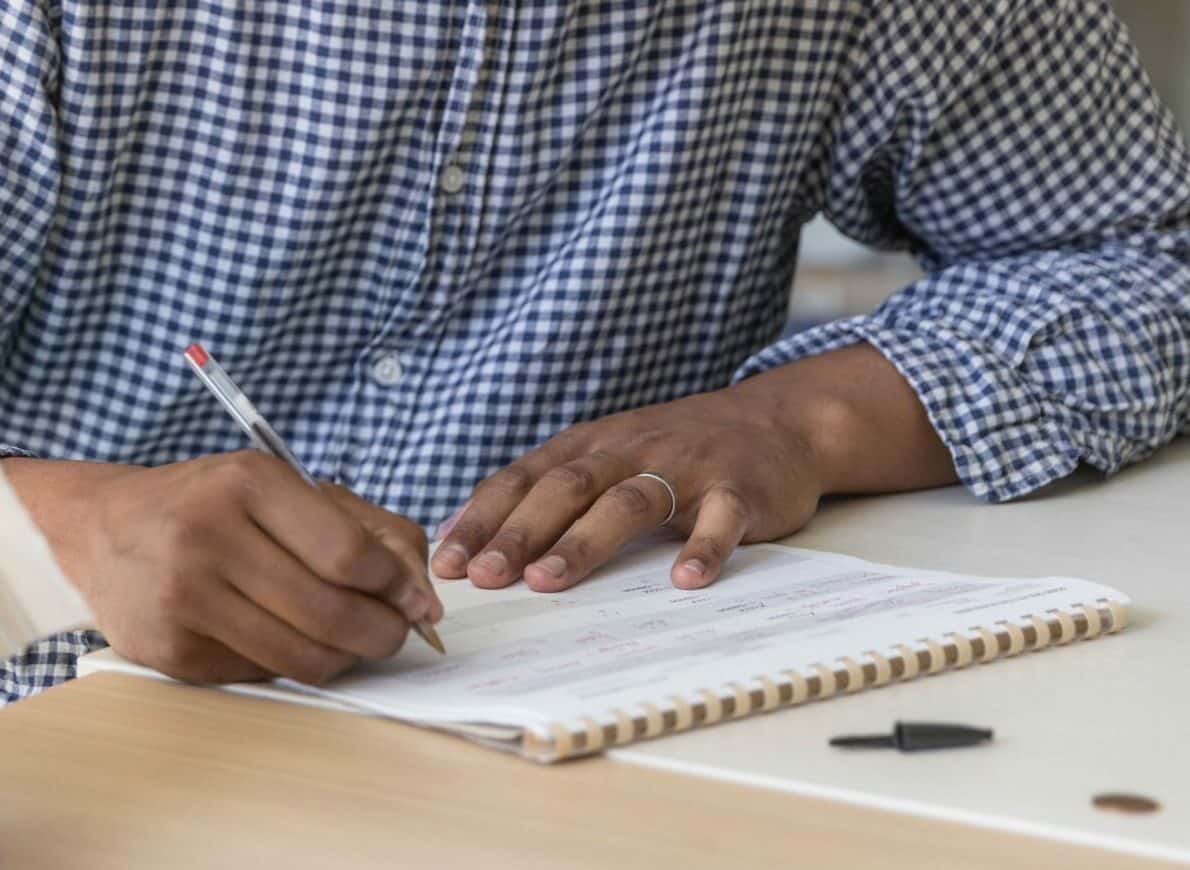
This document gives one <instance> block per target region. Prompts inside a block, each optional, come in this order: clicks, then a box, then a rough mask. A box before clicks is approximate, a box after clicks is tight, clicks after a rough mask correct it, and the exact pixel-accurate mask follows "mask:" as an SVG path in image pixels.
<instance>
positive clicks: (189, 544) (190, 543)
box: [164, 513, 215, 560]
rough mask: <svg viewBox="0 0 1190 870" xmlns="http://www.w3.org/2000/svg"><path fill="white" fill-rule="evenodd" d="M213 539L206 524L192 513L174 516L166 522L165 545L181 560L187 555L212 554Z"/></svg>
mask: <svg viewBox="0 0 1190 870" xmlns="http://www.w3.org/2000/svg"><path fill="white" fill-rule="evenodd" d="M213 537H214V536H213V535H212V533H211V530H210V529H209V528H208V526H207V525H206V523H205V522H204V521H203V520H202V519H201V518H199V517H196V516H193V515H191V514H190V513H180V514H174V515H172V516H170V517H169V518H168V519H167V521H166V528H165V532H164V543H165V545H166V547H167V548H168V551H169V552H170V553H171V554H173V556H174V557H175V558H178V559H179V560H180V559H181V558H183V554H186V553H193V552H212V551H213V550H212V546H213V545H214V543H215V542H214V541H213V540H212V538H213Z"/></svg>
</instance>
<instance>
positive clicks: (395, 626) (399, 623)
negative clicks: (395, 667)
mask: <svg viewBox="0 0 1190 870" xmlns="http://www.w3.org/2000/svg"><path fill="white" fill-rule="evenodd" d="M408 636H409V623H407V622H405V620H403V619H394V620H391V622H390V627H389V628H388V629H387V630H386V631H385V632H384V634H383V635H382V636H381V640H380V643H379V646H378V647H377V649H376V652H375V653H374V657H375V658H380V659H386V658H388V657H389V656H392V655H396V653H397V651H398V650H399V649H400V648H401V647H403V646H404V645H405V639H406V638H407V637H408Z"/></svg>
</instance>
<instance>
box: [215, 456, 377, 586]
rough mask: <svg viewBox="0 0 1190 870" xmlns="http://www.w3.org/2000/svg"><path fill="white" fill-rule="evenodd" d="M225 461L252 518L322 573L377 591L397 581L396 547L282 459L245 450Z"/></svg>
mask: <svg viewBox="0 0 1190 870" xmlns="http://www.w3.org/2000/svg"><path fill="white" fill-rule="evenodd" d="M222 467H223V468H224V469H226V470H225V471H224V472H223V473H226V474H228V475H231V476H232V479H231V481H230V484H229V485H230V486H232V487H234V488H235V489H236V490H237V491H238V492H239V493H241V498H242V503H243V504H244V506H245V508H246V509H247V511H248V514H249V516H251V517H252V519H253V521H254V522H255V523H256V524H257V525H259V526H260V527H261V528H262V529H263V530H264V531H265V532H267V533H268V534H269V536H270V537H271V538H273V540H275V541H276V542H277V543H278V544H280V545H281V546H282V547H284V548H285V549H286V550H288V551H289V552H290V553H292V554H293V555H294V556H296V557H297V558H298V559H299V560H300V561H301V562H302V563H303V564H304V565H305V566H306V567H307V568H309V569H310V570H311V571H313V572H314V573H315V574H317V575H318V576H319V577H321V578H323V579H324V580H327V581H329V582H331V583H336V584H338V585H340V586H350V587H352V588H354V589H358V590H360V591H361V592H368V593H372V594H378V593H383V592H385V591H386V590H387V589H388V588H389V587H390V586H392V585H394V584H395V582H396V581H397V579H398V577H399V575H400V564H399V563H398V562H397V560H396V558H394V556H393V555H392V553H391V552H389V550H387V549H386V548H385V547H383V546H382V545H381V544H380V542H379V541H377V540H376V538H375V537H374V536H373V535H371V534H369V533H368V531H367V530H366V529H365V528H364V526H363V524H362V523H360V522H359V520H357V519H355V518H354V517H353V516H351V514H349V513H348V512H347V511H345V510H343V509H342V508H341V507H339V506H338V505H337V504H336V503H335V502H334V501H333V500H332V499H330V498H327V496H326V493H324V492H323V491H322V490H321V489H319V488H316V487H312V486H310V485H308V484H307V483H306V482H305V481H303V480H302V479H301V478H300V477H298V475H297V474H296V473H295V472H294V471H293V469H291V468H290V467H289V466H288V465H286V464H285V463H284V462H282V461H281V460H279V459H275V458H273V457H271V456H265V455H264V454H262V453H258V452H256V451H242V452H240V453H236V454H232V455H231V456H229V457H227V458H226V460H225V461H224V463H223V465H222Z"/></svg>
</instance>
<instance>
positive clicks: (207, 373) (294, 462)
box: [184, 343, 446, 653]
mask: <svg viewBox="0 0 1190 870" xmlns="http://www.w3.org/2000/svg"><path fill="white" fill-rule="evenodd" d="M184 355H185V357H186V362H187V364H188V365H189V366H190V368H191V370H193V372H194V373H195V374H196V375H198V379H199V380H200V381H202V382H203V384H204V385H205V386H206V388H207V389H208V390H210V391H211V393H212V394H213V395H214V396H215V398H216V399H218V400H219V404H221V405H222V406H223V407H224V408H225V409H226V410H227V413H229V414H230V415H231V416H232V418H233V419H234V420H235V421H236V423H238V424H239V426H240V428H241V429H243V430H244V433H245V434H246V435H247V436H248V437H249V438H251V439H252V443H253V444H254V445H255V446H256V447H257V448H258V449H259V450H261V451H263V452H265V453H268V454H271V455H272V456H276V457H277V458H278V459H280V460H283V461H284V462H285V463H286V464H288V465H289V467H290V468H292V469H293V470H294V471H296V472H297V473H298V474H299V475H301V478H302V480H304V481H305V482H306V483H308V484H309V485H310V486H313V487H317V486H318V483H317V482H316V481H315V480H314V478H313V477H311V476H310V472H308V471H306V468H305V466H303V465H302V463H301V461H300V460H299V459H298V458H297V456H295V455H294V453H293V451H292V450H290V449H289V447H288V446H287V445H286V444H285V442H284V441H283V440H281V436H280V435H278V434H277V432H276V430H275V429H273V427H272V426H270V425H269V422H268V420H266V419H265V418H264V416H263V415H262V414H261V413H260V412H259V411H258V410H256V406H255V405H253V404H252V402H251V401H249V400H248V397H247V396H246V395H244V391H243V390H241V389H240V388H239V387H238V386H236V383H235V381H233V380H232V379H231V378H230V377H229V376H228V374H227V372H225V371H224V370H223V367H222V366H221V365H219V363H217V362H216V361H215V358H214V357H212V356H211V355H210V354H209V353H207V352H206V351H205V350H204V349H203V347H202V345H201V344H197V343H195V344H191V345H190V346H189V347H188V348H186V352H185V354H184ZM412 625H413V629H414V631H416V632H417V633H418V634H419V635H421V638H422V640H424V641H425V642H426V643H428V644H429V645H430V646H431V647H433V648H434V649H436V650H437V651H438V652H440V653H445V652H446V648H445V647H444V646H443V645H442V639H441V638H440V637H438V632H437V631H435V630H434V626H433V625H432V624H431V623H430V621H429V620H428V619H419V620H417V621H416V622H414V623H412Z"/></svg>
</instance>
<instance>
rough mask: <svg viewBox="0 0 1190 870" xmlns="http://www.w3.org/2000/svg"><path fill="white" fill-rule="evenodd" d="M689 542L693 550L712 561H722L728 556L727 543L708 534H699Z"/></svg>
mask: <svg viewBox="0 0 1190 870" xmlns="http://www.w3.org/2000/svg"><path fill="white" fill-rule="evenodd" d="M691 543H692V544H693V545H694V549H695V550H697V551H698V552H699V553H701V554H702V555H703V556H704V557H706V558H707V559H709V560H711V561H713V562H722V561H723V560H724V559H726V558H727V556H728V550H727V544H725V543H724V542H723V541H721V540H719V539H718V538H714V537H711V536H710V535H699V536H698V537H697V538H696V539H694V540H693V541H691Z"/></svg>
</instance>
